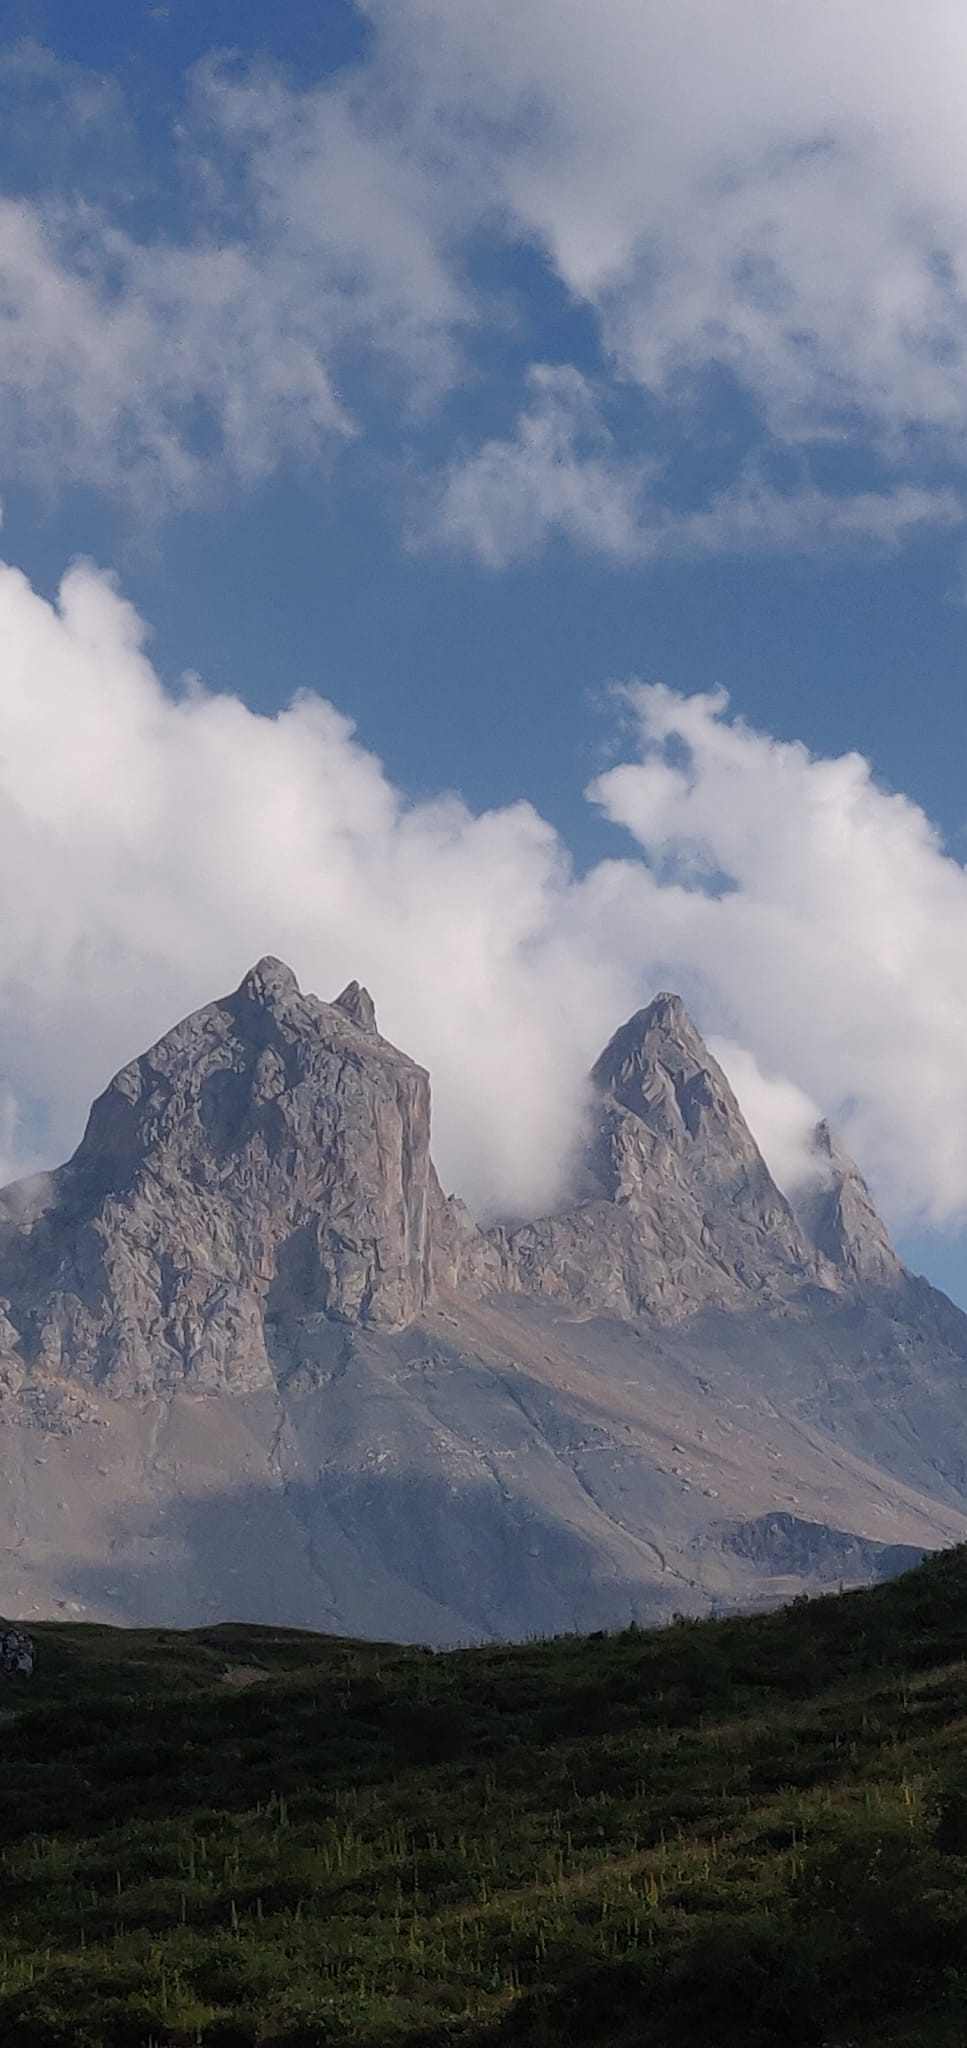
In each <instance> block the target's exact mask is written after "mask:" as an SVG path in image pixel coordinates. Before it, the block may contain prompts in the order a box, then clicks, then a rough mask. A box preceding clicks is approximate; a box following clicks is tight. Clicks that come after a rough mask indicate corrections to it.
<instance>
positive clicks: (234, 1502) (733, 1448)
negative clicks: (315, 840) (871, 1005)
mask: <svg viewBox="0 0 967 2048" xmlns="http://www.w3.org/2000/svg"><path fill="white" fill-rule="evenodd" d="M814 1152H815V1164H816V1173H815V1177H814V1180H813V1181H812V1182H811V1183H810V1186H809V1188H808V1189H807V1191H806V1193H805V1195H803V1196H797V1198H796V1200H795V1202H794V1203H793V1202H790V1200H788V1199H787V1197H786V1196H785V1195H784V1194H783V1193H782V1192H781V1191H780V1190H779V1188H778V1187H777V1186H776V1185H775V1182H774V1181H773V1180H772V1177H771V1175H770V1173H769V1171H768V1168H767V1166H766V1164H765V1161H764V1160H763V1158H762V1155H761V1153H760V1152H759V1150H758V1148H757V1146H756V1144H755V1141H754V1139H753V1137H752V1134H751V1132H750V1131H749V1129H748V1127H747V1125H746V1123H745V1121H744V1119H743V1117H742V1114H741V1111H740V1109H739V1105H738V1103H737V1101H736V1099H735V1096H734V1095H733V1093H732V1091H731V1089H730V1087H729V1084H728V1082H727V1080H726V1078H725V1076H724V1074H723V1073H722V1071H721V1069H720V1068H719V1067H718V1066H717V1064H716V1062H715V1061H714V1060H713V1059H712V1057H711V1055H710V1053H709V1052H708V1049H707V1048H706V1047H705V1045H704V1044H703V1042H702V1039H701V1037H700V1036H699V1034H698V1032H697V1031H696V1029H695V1027H694V1025H693V1024H692V1022H691V1020H690V1019H689V1018H688V1016H687V1014H686V1012H685V1010H684V1009H683V1007H682V1005H681V1003H680V1002H679V1001H678V999H677V998H676V997H674V996H670V995H661V996H658V997H657V998H656V999H655V1001H654V1002H653V1003H651V1004H650V1005H649V1006H648V1008H647V1009H645V1010H642V1011H640V1012H639V1013H638V1014H637V1015H636V1016H635V1017H633V1018H631V1019H630V1020H629V1022H628V1023H627V1024H626V1025H624V1026H623V1027H622V1029H621V1030H620V1031H619V1032H617V1033H616V1035H615V1037H614V1038H613V1039H612V1040H611V1042H610V1044H609V1045H608V1046H607V1047H606V1049H605V1051H604V1052H603V1053H602V1055H601V1058H600V1059H599V1060H598V1062H597V1063H596V1065H595V1067H594V1069H593V1073H592V1076H591V1106H590V1112H589V1118H588V1128H587V1137H586V1144H585V1148H584V1154H583V1157H582V1159H581V1160H580V1161H579V1162H578V1165H577V1167H576V1171H575V1177H574V1184H573V1193H572V1195H571V1196H570V1197H569V1200H568V1203H567V1205H565V1206H563V1207H562V1208H561V1210H560V1211H559V1213H556V1214H554V1215H553V1216H549V1217H545V1218H537V1219H534V1220H533V1221H525V1222H519V1221H518V1222H515V1224H514V1225H512V1226H506V1227H495V1228H494V1229H491V1230H488V1231H484V1230H481V1229H480V1228H478V1227H477V1225H476V1224H475V1223H474V1222H473V1220H472V1219H471V1218H470V1216H469V1215H468V1213H467V1211H466V1210H465V1209H464V1208H463V1206H462V1204H460V1203H459V1202H458V1201H456V1200H455V1199H454V1198H452V1197H449V1196H446V1195H445V1194H444V1192H443V1190H442V1189H441V1186H440V1183H439V1180H438V1178H437V1175H436V1172H435V1170H434V1167H433V1163H432V1159H431V1155H430V1088H429V1080H428V1077H427V1074H426V1073H425V1071H424V1070H423V1069H422V1068H421V1067H419V1066H418V1065H416V1063H415V1062H414V1061H413V1060H411V1059H409V1058H408V1057H407V1056H406V1055H405V1054H403V1053H401V1052H399V1051H397V1050H396V1048H395V1047H393V1046H392V1045H390V1044H389V1043H388V1041H387V1040H386V1039H384V1038H383V1037H382V1036H381V1035H380V1032H379V1030H378V1027H377V1022H376V1016H375V1011H374V1008H373V1004H372V1001H371V998H370V997H369V995H368V993H367V992H366V991H365V990H364V989H361V988H360V987H359V985H358V984H357V983H355V982H354V983H351V984H350V986H349V988H347V989H345V990H344V991H343V993H342V995H340V996H339V997H338V998H337V999H336V1001H335V1002H333V1003H325V1002H320V1001H319V1000H317V998H315V997H314V996H310V995H304V994H303V993H302V992H301V991H300V989H299V986H298V984H297V982H296V980H295V977H294V975H293V974H292V973H291V971H290V970H289V969H288V968H286V967H285V966H283V965H282V963H280V962H279V961H276V960H271V959H266V960H263V961H261V962H260V963H259V964H258V966H257V967H255V968H253V970H252V971H251V973H249V974H248V975H246V977H245V979H244V981H243V982H242V983H241V986H240V987H239V988H238V989H237V990H235V991H234V992H233V993H232V994H231V995H229V996H226V997H225V998H223V999H222V1000H220V1001H218V1002H215V1003H212V1004H209V1005H207V1006H206V1007H205V1008H204V1009H202V1010H199V1011H197V1012H196V1013H195V1014H194V1015H193V1016H191V1017H189V1018H187V1019H185V1020H184V1021H183V1022H182V1023H181V1024H179V1025H177V1026H176V1027H175V1029H174V1030H173V1031H171V1032H169V1033H168V1034H167V1035H166V1036H165V1037H164V1038H163V1039H162V1040H161V1041H160V1043H159V1044H158V1045H156V1046H154V1047H153V1048H152V1049H151V1050H150V1051H148V1052H146V1053H145V1054H143V1055H142V1057H141V1058H140V1059H137V1060H135V1061H134V1062H132V1063H131V1065H129V1066H127V1067H125V1068H124V1069H123V1070H122V1071H121V1073H119V1074H118V1075H117V1076H116V1077H115V1079H114V1080H113V1081H112V1082H111V1084H110V1086H109V1087H108V1088H107V1089H106V1091H105V1093H104V1094H103V1095H102V1096H100V1097H99V1099H98V1101H97V1102H95V1104H94V1106H93V1109H92V1111H91V1114H90V1118H89V1121H88V1125H87V1129H86V1131H85V1133H84V1137H83V1139H82V1141H81V1144H80V1145H79V1147H78V1149H77V1152H76V1153H75V1154H74V1156H73V1158H72V1159H71V1160H70V1161H68V1163H67V1164H66V1165H65V1166H63V1167H61V1168H60V1169H59V1170H58V1171H57V1172H55V1173H52V1174H50V1175H45V1176H40V1177H38V1178H37V1179H36V1180H34V1181H30V1182H23V1183H19V1184H16V1185H15V1186H13V1187H12V1188H8V1189H6V1190H5V1191H4V1192H3V1193H2V1195H0V1480H2V1487H0V1611H3V1612H6V1613H11V1614H14V1615H17V1616H23V1617H27V1618H31V1617H35V1616H36V1615H38V1614H49V1613H58V1612H61V1613H62V1612H64V1611H67V1612H79V1613H83V1614H85V1615H87V1616H90V1617H91V1618H94V1619H104V1620H122V1621H126V1622H132V1621H137V1620H143V1621H146V1622H159V1623H160V1622H166V1623H172V1624H176V1625H177V1624H188V1623H194V1622H204V1621H208V1620H210V1619H213V1618H218V1617H219V1616H224V1615H231V1616H233V1617H235V1618H238V1619H249V1620H259V1621H278V1622H283V1623H287V1624H293V1625H306V1626H311V1627H316V1628H325V1629H330V1630H335V1631H340V1632H352V1633H355V1634H359V1635H369V1636H382V1637H386V1638H393V1639H412V1640H421V1641H426V1642H430V1643H437V1644H440V1643H449V1642H455V1641H462V1640H472V1639H477V1638H481V1637H502V1636H524V1635H528V1634H533V1633H535V1632H551V1631H560V1630H568V1629H573V1628H581V1627H586V1628H594V1627H601V1626H607V1625H612V1624H620V1623H622V1622H626V1621H628V1620H629V1619H631V1618H637V1619H648V1620H650V1619H660V1618H662V1617H663V1616H667V1615H669V1614H671V1613H672V1612H674V1611H684V1612H695V1613H700V1612H704V1611H708V1610H711V1609H715V1608H717V1607H721V1606H723V1605H728V1604H734V1603H742V1604H745V1605H755V1604H757V1603H761V1602H774V1601H775V1600H776V1599H778V1598H781V1597H783V1596H784V1595H787V1594H789V1593H793V1592H796V1591H799V1590H803V1589H814V1588H815V1587H817V1586H820V1585H823V1584H829V1583H835V1582H836V1581H837V1580H838V1579H839V1578H842V1579H844V1580H850V1581H851V1580H854V1579H856V1580H862V1579H865V1580H873V1579H875V1578H877V1577H879V1576H881V1575H883V1573H885V1572H887V1571H889V1570H893V1569H896V1568H897V1567H898V1565H899V1564H902V1563H903V1562H904V1561H906V1560H908V1559H910V1558H911V1557H914V1556H919V1555H921V1554H922V1553H923V1552H924V1551H925V1550H928V1549H933V1548H938V1547H942V1546H944V1545H946V1544H949V1543H952V1542H956V1541H959V1540H961V1539H962V1538H964V1537H965V1536H967V1381H965V1373H967V1318H965V1317H964V1316H962V1315H961V1314H960V1312H959V1311H958V1310H957V1309H955V1308H954V1307H953V1305H952V1304H951V1303H949V1302H948V1301H947V1300H946V1299H945V1298H944V1297H943V1296H942V1295H939V1294H937V1293H936V1292H935V1290H933V1289H931V1288H930V1287H928V1286H927V1284H926V1283H925V1282H923V1281H920V1280H917V1279H915V1278H914V1277H912V1276H911V1275H910V1274H908V1273H907V1272H906V1270H905V1268H904V1267H903V1266H902V1264H901V1263H900V1261H899V1260H898V1259H897V1257H896V1255H895V1253H894V1252H893V1249H892V1247H891V1246H890V1243H889V1238H888V1236H887V1233H886V1231H885V1229H884V1226H883V1224H882V1223H881V1221H880V1219H879V1218H878V1217H877V1215H876V1211H875V1209H874V1207H873V1204H872V1201H871V1198H870V1196H869V1193H868V1190H867V1189H866V1187H865V1184H864V1182H863V1180H862V1178H861V1176H860V1174H859V1172H858V1170H857V1168H856V1167H855V1166H854V1165H853V1163H852V1162H851V1161H850V1160H849V1159H848V1158H847V1157H846V1155H845V1154H844V1153H843V1152H842V1151H841V1149H840V1148H839V1146H838V1144H837V1142H836V1140H835V1138H834V1136H833V1134H832V1133H831V1132H830V1131H829V1129H828V1127H827V1126H825V1125H821V1126H820V1127H819V1130H818V1131H817V1133H816V1137H815V1142H814Z"/></svg>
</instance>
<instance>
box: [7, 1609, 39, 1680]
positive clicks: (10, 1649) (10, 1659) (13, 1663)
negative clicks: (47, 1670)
mask: <svg viewBox="0 0 967 2048" xmlns="http://www.w3.org/2000/svg"><path fill="white" fill-rule="evenodd" d="M35 1662H36V1650H35V1648H34V1639H33V1636H28V1634H27V1633H26V1630H25V1629H22V1628H14V1627H13V1624H12V1623H11V1622H9V1621H0V1678H32V1677H33V1675H34V1664H35Z"/></svg>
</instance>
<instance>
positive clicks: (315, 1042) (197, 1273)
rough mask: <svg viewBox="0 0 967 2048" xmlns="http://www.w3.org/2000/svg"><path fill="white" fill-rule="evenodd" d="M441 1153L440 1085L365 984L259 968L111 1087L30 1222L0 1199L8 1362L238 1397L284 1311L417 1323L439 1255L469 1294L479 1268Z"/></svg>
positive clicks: (385, 1323)
mask: <svg viewBox="0 0 967 2048" xmlns="http://www.w3.org/2000/svg"><path fill="white" fill-rule="evenodd" d="M429 1139H430V1084H429V1079H428V1077H427V1075H426V1073H425V1072H424V1070H423V1068H422V1067H419V1066H417V1065H416V1063H415V1062H414V1061H413V1060H411V1059H408V1058H407V1057H406V1056H405V1054H403V1053H400V1052H397V1051H396V1049H395V1047H393V1046H391V1045H390V1044H389V1043H388V1041H387V1040H386V1039H384V1038H381V1037H380V1035H379V1033H378V1031H377V1029H376V1021H375V1012H374V1010H373V1005H372V1001H371V999H370V997H369V996H368V995H367V993H366V991H365V990H363V989H360V988H359V986H358V984H356V983H352V984H351V985H350V987H349V988H348V989H346V990H345V991H344V992H343V994H342V996H341V997H340V998H339V1001H338V1003H335V1004H330V1003H322V1002H319V1001H318V1000H317V999H316V997H314V996H305V995H303V994H302V993H301V992H300V989H299V986H298V983H297V981H296V979H295V976H294V975H293V974H292V972H291V970H290V969H289V968H287V967H285V966H283V965H282V963H281V962H280V961H278V960H272V959H266V960H262V961H260V962H259V963H258V965H257V966H256V967H254V968H253V969H252V971H251V973H249V974H247V975H246V977H245V979H244V981H243V982H242V984H241V986H240V987H239V988H238V989H237V990H236V991H235V993H234V994H233V995H230V996H226V997H225V998H223V1000H222V1001H220V1002H215V1003H211V1004H209V1005H208V1006H207V1007H206V1008H205V1009H202V1010H199V1011H197V1012H196V1013H195V1014H194V1015H193V1016H191V1017H188V1018H186V1019H185V1020H184V1022H183V1023H181V1024H179V1025H177V1026H176V1027H175V1029H174V1030H173V1031H170V1032H169V1033H168V1034H167V1035H166V1036H165V1037H164V1038H163V1039H162V1040H161V1041H160V1043H159V1044H158V1045H156V1046H154V1047H153V1048H152V1049H151V1051H150V1052H147V1053H145V1054H143V1055H142V1057H141V1058H140V1059H138V1060H135V1061H133V1062H132V1064H131V1065H130V1066H128V1067H125V1068H123V1069H122V1071H121V1072H120V1073H119V1074H117V1075H116V1076H115V1078H114V1080H113V1081H112V1082H111V1084H110V1087H109V1088H107V1089H106V1090H105V1092H104V1094H103V1095H102V1096H100V1097H99V1099H98V1100H97V1102H95V1104H94V1107H93V1109H92V1110H91V1114H90V1118H89V1121H88V1125H87V1129H86V1132H85V1134H84V1137H83V1139H82V1142H81V1144H80V1146H79V1147H78V1150H77V1152H76V1153H75V1155H74V1157H73V1159H72V1160H70V1162H69V1163H68V1164H67V1165H66V1166H65V1167H62V1168H61V1169H60V1171H59V1172H58V1173H55V1174H53V1175H51V1176H50V1177H49V1180H48V1182H47V1184H46V1188H45V1191H44V1200H43V1206H42V1208H41V1210H40V1212H39V1213H38V1214H33V1212H32V1210H31V1209H30V1208H29V1207H25V1204H24V1201H23V1199H22V1195H21V1193H20V1191H19V1190H18V1189H12V1190H8V1191H7V1192H6V1194H5V1195H4V1196H0V1295H2V1297H3V1303H2V1307H3V1314H4V1317H5V1321H4V1323H3V1324H2V1325H0V1340H2V1339H3V1337H4V1335H5V1344H4V1349H5V1353H6V1357H7V1359H8V1361H10V1363H9V1367H8V1369H10V1370H15V1369H17V1367H18V1366H19V1367H20V1368H21V1369H22V1367H23V1366H25V1365H26V1366H30V1367H32V1368H36V1369H39V1370H40V1371H42V1372H45V1373H47V1374H53V1375H62V1376H67V1377H70V1378H80V1379H82V1380H84V1379H86V1380H93V1381H95V1382H97V1383H102V1382H106V1383H108V1384H110V1385H111V1386H113V1387H116V1388H118V1389H119V1390H121V1389H123V1390H126V1391H128V1392H132V1393H140V1394H145V1393H158V1392H164V1391H165V1390H170V1389H171V1388H173V1387H176V1386H179V1385H184V1384H188V1385H191V1386H196V1387H204V1388H208V1389H218V1388H232V1389H235V1390H237V1391H244V1390H247V1389H248V1390H250V1389H253V1388H256V1387H259V1386H268V1385H271V1384H273V1382H274V1370H273V1366H272V1364H271V1362H270V1359H269V1355H268V1351H267V1347H266V1324H267V1322H268V1321H271V1320H272V1319H273V1318H278V1317H283V1318H284V1317H286V1316H287V1315H291V1313H292V1311H293V1309H295V1310H296V1311H297V1312H298V1314H299V1315H300V1316H303V1317H312V1316H322V1317H326V1318H329V1319H331V1320H334V1321H340V1322H351V1323H359V1324H365V1325H372V1326H374V1327H379V1328H387V1329H392V1328H399V1327H402V1326H403V1325H405V1324H407V1323H409V1322H412V1321H413V1320H414V1318H415V1317H417V1316H419V1314H420V1313H421V1311H422V1310H423V1309H424V1308H425V1307H426V1306H427V1304H428V1302H429V1300H430V1298H431V1295H432V1293H433V1288H434V1277H433V1268H434V1259H436V1261H437V1264H438V1265H439V1266H440V1268H441V1269H442V1270H443V1271H444V1272H445V1273H446V1274H447V1275H452V1277H453V1279H454V1280H457V1279H458V1278H459V1275H460V1273H461V1272H462V1270H463V1267H464V1265H468V1266H472V1264H473V1261H474V1257H475V1256H476V1257H477V1258H478V1260H479V1261H483V1262H485V1260H486V1256H487V1254H486V1249H485V1247H484V1246H483V1241H482V1240H480V1246H479V1248H478V1247H477V1239H478V1236H479V1233H477V1232H476V1231H475V1230H474V1227H473V1226H472V1224H470V1222H469V1219H468V1218H467V1217H466V1215H465V1213H463V1212H460V1211H459V1210H457V1209H456V1208H455V1207H453V1206H452V1205H448V1204H447V1203H446V1201H445V1200H444V1197H443V1195H442V1193H441V1190H440V1187H439V1183H438V1181H437V1178H436V1174H435V1172H434V1169H433V1165H432V1162H431V1159H430V1151H429ZM25 1218H26V1221H25ZM12 1334H13V1336H14V1338H15V1342H12V1341H11V1336H12ZM11 1354H12V1356H11Z"/></svg>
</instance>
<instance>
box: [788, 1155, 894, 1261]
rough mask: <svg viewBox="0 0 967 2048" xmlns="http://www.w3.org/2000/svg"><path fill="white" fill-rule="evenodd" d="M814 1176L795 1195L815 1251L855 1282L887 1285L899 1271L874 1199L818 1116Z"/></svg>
mask: <svg viewBox="0 0 967 2048" xmlns="http://www.w3.org/2000/svg"><path fill="white" fill-rule="evenodd" d="M813 1154H814V1157H815V1160H816V1178H815V1180H814V1181H813V1182H812V1183H811V1184H809V1185H808V1186H807V1187H806V1188H805V1189H804V1190H803V1191H801V1192H800V1193H799V1194H798V1195H797V1197H796V1215H797V1217H798V1219H799V1222H800V1224H801V1225H802V1228H803V1230H804V1232H805V1234H806V1236H807V1238H808V1239H809V1242H810V1244H812V1245H814V1246H815V1248H816V1250H817V1252H819V1253H820V1254H821V1256H822V1257H823V1258H825V1259H829V1260H830V1261H831V1262H832V1264H833V1265H834V1266H835V1267H837V1268H838V1269H839V1271H840V1272H845V1273H848V1274H850V1275H851V1277H852V1278H853V1279H855V1280H857V1281H860V1282H863V1281H871V1282H873V1283H874V1284H876V1285H887V1286H889V1285H890V1284H891V1283H892V1282H894V1281H896V1280H898V1279H900V1278H901V1277H902V1272H903V1269H902V1267H901V1264H900V1261H899V1259H898V1258H897V1255H896V1252H895V1251H894V1249H893V1246H892V1244H891V1243H890V1237H889V1232H888V1231H887V1228H886V1225H885V1223H884V1222H883V1221H882V1219H881V1218H880V1217H879V1216H878V1215H877V1213H876V1209H875V1208H874V1205H873V1197H872V1195H871V1194H870V1191H869V1188H868V1187H867V1185H866V1182H865V1180H864V1179H863V1176H862V1174H861V1172H860V1170H859V1167H858V1166H857V1165H856V1164H855V1161H854V1160H852V1159H851V1158H850V1156H849V1153H848V1152H845V1151H844V1150H843V1147H842V1145H841V1144H840V1142H839V1139H838V1138H837V1137H836V1135H835V1133H834V1132H833V1131H832V1130H831V1129H830V1127H829V1124H828V1123H827V1122H826V1121H825V1119H824V1120H823V1122H822V1123H818V1124H817V1125H816V1129H815V1131H814V1133H813Z"/></svg>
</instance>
